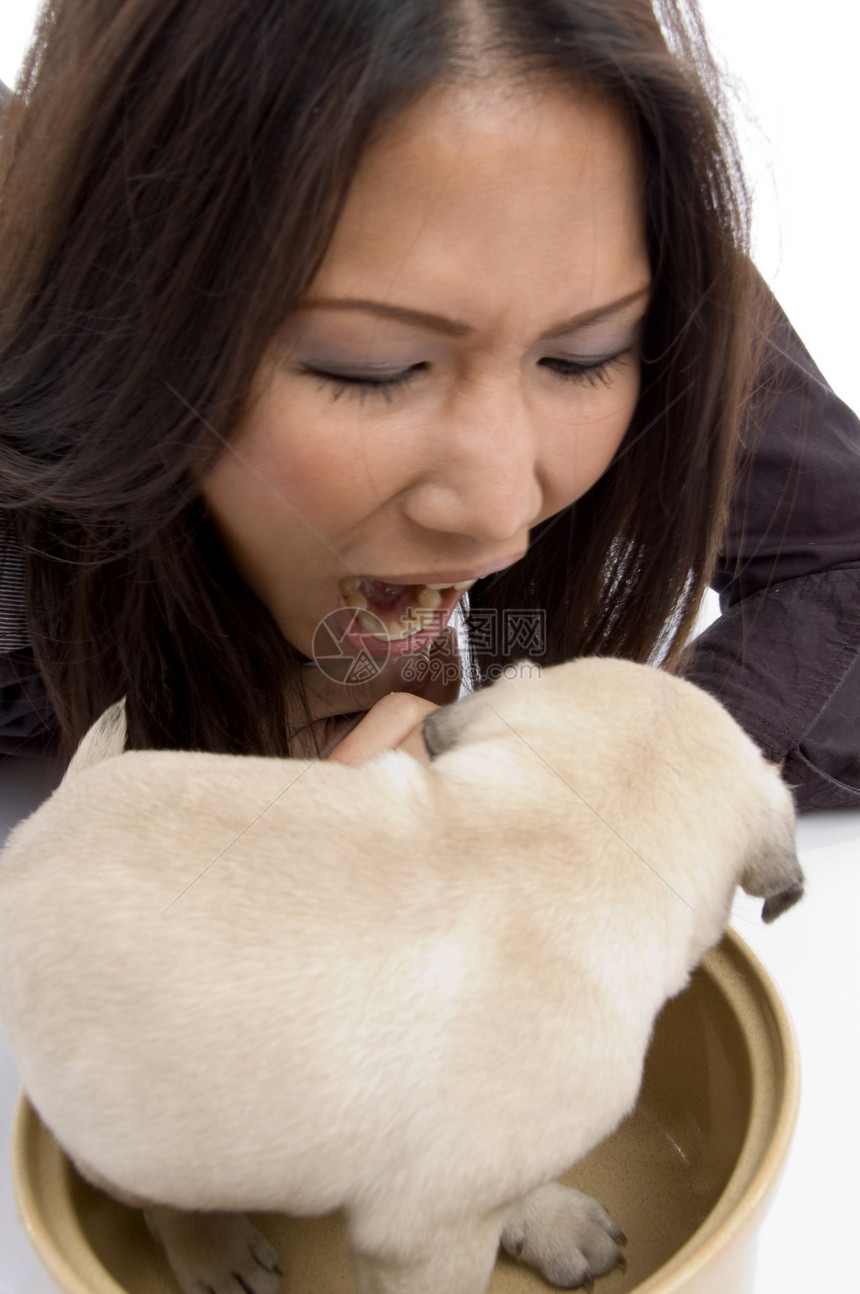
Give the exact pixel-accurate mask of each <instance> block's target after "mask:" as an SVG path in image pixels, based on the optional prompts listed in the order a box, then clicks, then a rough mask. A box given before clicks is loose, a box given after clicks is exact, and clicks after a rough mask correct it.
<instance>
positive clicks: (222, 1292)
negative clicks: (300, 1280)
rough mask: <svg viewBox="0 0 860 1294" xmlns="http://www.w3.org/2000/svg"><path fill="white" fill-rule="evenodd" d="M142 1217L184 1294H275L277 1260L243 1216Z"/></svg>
mask: <svg viewBox="0 0 860 1294" xmlns="http://www.w3.org/2000/svg"><path fill="white" fill-rule="evenodd" d="M143 1212H144V1217H145V1218H146V1221H147V1225H148V1226H149V1229H150V1231H151V1232H152V1234H153V1235H154V1236H155V1237H156V1239H158V1240H160V1241H161V1243H162V1245H163V1246H164V1250H165V1253H166V1254H167V1259H168V1262H169V1263H170V1266H171V1267H172V1268H173V1274H174V1275H175V1277H176V1279H177V1281H178V1282H179V1285H180V1287H181V1288H182V1290H183V1291H184V1294H243V1291H244V1294H277V1292H278V1290H279V1288H280V1280H279V1277H280V1275H281V1269H280V1267H279V1266H278V1255H277V1253H276V1252H275V1250H274V1249H273V1248H272V1246H271V1245H270V1244H269V1242H268V1240H266V1238H265V1237H264V1236H262V1235H261V1234H260V1232H259V1231H258V1230H257V1228H256V1227H254V1226H252V1225H251V1223H250V1222H249V1221H248V1219H247V1218H246V1217H245V1215H244V1214H243V1213H184V1212H180V1211H179V1210H177V1209H169V1208H167V1207H165V1206H164V1205H160V1204H159V1205H147V1207H146V1208H145V1209H144V1211H143Z"/></svg>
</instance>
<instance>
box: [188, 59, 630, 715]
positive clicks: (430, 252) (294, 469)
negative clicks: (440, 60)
mask: <svg viewBox="0 0 860 1294" xmlns="http://www.w3.org/2000/svg"><path fill="white" fill-rule="evenodd" d="M641 195H642V184H641V180H640V170H639V166H638V161H637V154H636V150H635V146H634V143H633V140H632V138H631V136H630V132H629V130H628V128H627V126H626V125H625V123H624V120H623V118H622V117H621V116H620V114H619V113H618V112H617V110H615V109H614V108H613V107H611V106H609V105H607V104H605V103H603V102H602V101H600V100H598V99H595V98H593V97H591V96H590V95H589V94H587V93H585V92H583V93H581V94H574V93H571V92H570V91H566V92H562V91H560V90H554V89H545V90H538V89H526V88H511V87H507V86H499V85H498V84H494V85H485V86H479V85H469V86H458V87H440V88H438V89H435V90H433V91H432V92H430V93H428V94H427V95H426V96H425V97H424V98H423V99H422V100H421V101H420V102H419V103H418V104H417V105H416V106H415V107H414V108H412V109H411V110H410V111H408V112H407V113H406V114H404V115H403V116H402V117H400V118H399V119H398V120H397V121H396V122H395V124H394V125H393V126H392V127H391V128H389V129H388V130H387V132H386V133H384V134H383V135H382V136H381V137H380V139H379V140H378V142H377V143H376V144H375V145H374V146H372V147H371V148H370V149H369V151H368V153H367V154H366V156H365V158H364V160H363V162H362V164H361V167H360V169H359V171H358V174H357V177H356V179H355V182H354V184H353V187H352V189H351V191H350V194H349V198H348V201H347V203H346V206H345V208H344V211H343V214H342V216H341V219H340V222H339V224H338V226H337V229H336V232H335V236H334V239H333V242H332V245H331V247H330V249H329V251H328V254H327V256H326V258H325V261H324V263H323V265H322V267H321V269H320V271H319V274H318V275H317V277H316V279H315V281H314V283H313V285H312V287H311V290H310V292H309V294H308V298H307V300H306V302H305V304H304V306H303V308H302V309H300V310H299V311H298V312H297V313H296V314H295V315H294V316H293V317H292V318H291V319H289V320H288V321H287V323H286V325H285V327H284V328H283V329H282V331H281V333H280V334H279V335H278V337H277V338H276V339H275V341H274V343H273V345H272V347H271V349H270V351H269V354H268V356H267V359H266V361H265V363H264V364H263V366H262V367H261V370H260V372H259V373H258V375H257V382H256V398H255V401H254V403H253V405H252V407H251V410H250V412H249V413H248V415H247V417H246V418H245V420H244V421H243V423H242V425H241V426H240V427H239V428H238V429H237V431H236V433H235V435H234V436H233V438H232V442H231V446H230V450H231V451H232V452H225V453H224V454H223V455H222V457H221V458H220V460H219V461H218V462H217V463H216V465H215V467H214V468H213V469H212V471H211V472H210V474H208V475H207V477H206V478H205V480H204V482H203V487H202V493H203V495H204V498H205V500H206V503H207V505H208V508H209V512H210V515H211V516H212V518H213V520H214V523H215V525H216V527H217V529H218V531H219V534H220V536H221V538H222V540H223V542H224V545H225V547H226V549H227V551H228V553H229V554H230V557H231V559H232V561H233V562H234V564H235V566H236V567H237V569H238V570H239V572H240V574H241V575H242V576H243V578H244V579H245V580H246V582H247V583H248V584H249V585H250V586H251V588H252V589H253V590H254V591H255V592H256V594H257V595H258V596H259V597H260V598H261V599H262V601H263V602H264V603H265V604H266V606H267V607H268V608H269V610H270V611H271V613H272V615H273V616H274V618H275V620H276V621H277V623H278V625H279V626H280V628H281V630H282V631H283V633H284V635H285V637H286V638H287V639H288V640H289V641H290V642H291V643H292V644H293V645H294V646H295V647H297V648H298V649H299V651H301V652H302V653H304V654H305V655H306V656H308V657H311V656H313V654H314V650H315V648H314V635H315V631H316V630H317V627H318V626H319V625H320V623H321V622H322V621H323V620H324V618H325V617H326V616H327V615H328V614H329V613H331V612H332V611H334V610H335V609H336V608H338V607H343V606H344V604H345V603H349V602H352V603H353V604H356V605H357V606H358V607H360V606H361V600H362V598H364V600H365V602H366V603H367V607H368V610H369V611H371V612H373V613H375V616H376V617H378V619H374V618H371V619H370V620H365V624H366V625H368V626H369V627H370V628H371V629H374V630H376V633H377V636H376V637H372V638H370V637H368V638H367V639H366V640H365V641H366V643H367V644H369V646H370V652H371V655H374V656H376V657H377V658H379V659H378V664H379V669H380V673H379V678H378V680H377V690H378V694H379V695H382V694H383V693H384V692H385V691H387V690H391V689H392V688H396V687H397V686H398V668H400V667H402V664H403V661H404V659H408V657H409V655H410V654H414V653H415V652H416V651H417V650H418V649H419V648H421V647H426V646H427V644H428V642H429V641H431V640H432V639H433V637H434V636H436V635H438V633H439V632H440V630H441V628H442V627H443V625H444V623H445V621H446V620H447V618H448V617H449V615H450V613H451V610H452V608H453V606H454V604H455V603H456V601H457V600H458V598H459V597H461V596H462V592H461V591H460V590H453V591H450V589H448V590H446V589H441V590H436V591H432V590H428V589H427V588H426V586H427V585H428V584H441V585H446V586H451V585H453V584H455V583H460V582H463V581H468V580H473V579H475V578H480V577H481V576H483V575H485V574H487V573H489V572H493V571H497V570H499V569H501V568H504V567H506V566H509V565H510V564H511V563H512V562H515V561H516V560H517V559H518V558H520V557H521V556H522V555H523V554H524V553H525V551H526V548H527V546H528V542H529V532H530V531H531V529H532V528H533V527H534V526H536V525H537V524H538V523H539V522H541V521H544V520H545V519H546V518H548V517H551V516H552V515H553V514H554V513H557V512H558V511H560V510H561V509H563V508H565V507H567V506H568V505H569V504H570V503H572V502H573V501H574V500H575V499H577V498H579V497H580V495H582V494H583V493H584V492H585V491H586V490H588V489H589V488H590V487H591V486H592V485H593V484H594V482H595V481H596V480H597V478H598V477H599V476H600V475H601V474H602V473H603V472H604V471H605V469H606V468H607V466H608V465H609V463H610V461H611V459H612V457H613V455H614V453H615V451H616V450H617V448H618V446H619V444H620V442H621V440H622V438H623V436H624V433H625V430H626V428H627V426H628V424H629V422H630V419H631V415H632V413H633V410H634V406H635V403H636V399H637V395H638V391H639V352H638V333H639V325H640V321H641V319H642V315H643V313H644V310H645V306H646V303H647V298H648V289H649V282H650V272H649V263H648V256H647V250H646V245H645V236H644V213H643V209H642V196H641ZM547 557H548V560H549V558H550V549H549V548H548V549H547ZM370 580H373V581H377V582H380V583H370V582H369V581H370ZM359 581H361V582H359ZM381 585H389V586H392V587H390V588H389V589H388V590H387V591H385V590H383V588H382V587H381ZM395 586H403V590H404V591H403V592H400V593H398V589H397V587H395ZM434 593H435V594H436V595H438V598H439V604H438V606H437V605H435V603H436V601H437V598H436V596H434ZM422 603H423V604H425V611H424V617H425V619H424V621H422V620H421V613H417V615H416V616H415V617H413V618H412V619H411V620H410V619H409V617H408V609H409V608H410V607H417V606H419V605H421V604H422ZM380 621H381V622H382V623H381V624H380ZM422 624H423V625H424V632H416V625H422ZM404 625H405V636H403V635H404V627H403V626H404ZM353 628H354V632H359V631H360V626H355V625H354V626H353ZM380 630H381V633H380ZM386 639H388V641H385V640H386ZM383 657H385V658H387V664H386V665H384V667H383V662H382V658H383ZM399 686H400V687H402V686H403V683H402V682H400V683H399Z"/></svg>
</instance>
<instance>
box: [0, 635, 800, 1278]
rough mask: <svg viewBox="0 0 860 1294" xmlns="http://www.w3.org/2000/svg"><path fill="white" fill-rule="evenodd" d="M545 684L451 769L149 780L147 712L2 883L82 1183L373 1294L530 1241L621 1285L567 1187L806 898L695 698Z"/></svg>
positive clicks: (69, 794) (790, 849)
mask: <svg viewBox="0 0 860 1294" xmlns="http://www.w3.org/2000/svg"><path fill="white" fill-rule="evenodd" d="M511 672H512V673H513V674H514V675H520V674H521V675H522V677H519V676H515V677H506V678H503V679H501V680H500V681H499V682H497V683H495V684H493V685H492V686H491V687H489V688H487V689H485V690H483V691H481V692H479V693H476V694H475V695H474V696H472V697H469V698H467V699H466V700H464V701H461V702H460V703H458V704H457V705H454V706H450V707H447V708H446V709H444V710H440V711H437V712H436V713H435V714H433V715H432V716H431V717H430V718H429V719H428V720H427V722H426V723H425V727H424V736H425V742H426V745H427V748H428V750H429V752H430V754H431V756H432V759H431V762H430V763H429V765H427V766H424V765H422V764H420V763H419V762H418V761H416V760H414V759H412V758H411V757H410V756H408V755H406V754H405V753H402V752H388V753H386V754H383V755H380V756H378V757H377V758H375V759H374V760H372V761H371V762H369V763H367V764H365V765H363V766H361V767H358V768H355V767H349V766H346V765H341V764H337V763H325V762H319V761H316V762H314V761H306V760H276V759H263V758H252V757H247V758H243V757H233V756H224V755H208V754H194V753H183V752H163V751H140V752H128V753H121V752H122V750H123V745H124V737H125V726H124V712H123V707H122V704H120V705H119V706H115V707H113V708H112V709H111V710H109V711H108V712H107V713H106V714H105V715H104V716H103V717H102V719H101V720H99V722H98V723H97V724H96V725H95V726H94V728H93V729H91V731H90V733H89V734H88V735H87V737H86V738H85V739H84V742H83V743H82V746H81V748H80V749H79V751H78V753H77V755H76V756H75V759H74V761H73V763H72V765H71V766H70V768H69V771H68V774H67V775H66V778H65V779H64V781H63V783H62V785H61V786H60V787H59V788H58V789H57V791H56V792H55V793H54V794H53V795H52V796H51V798H50V799H49V800H48V801H47V802H46V803H45V804H44V805H43V806H42V807H41V808H40V809H39V810H38V811H37V812H36V813H35V814H34V815H33V816H32V817H30V818H29V819H27V820H26V821H25V822H23V823H21V824H20V825H19V826H18V827H17V828H16V829H15V830H14V831H13V833H12V835H11V836H10V838H9V841H8V843H7V845H6V848H5V851H4V853H3V855H2V859H0V1011H2V1019H3V1024H4V1027H5V1029H6V1032H7V1037H8V1040H9V1044H10V1046H11V1048H12V1051H13V1054H14V1055H15V1057H16V1060H17V1063H18V1065H19V1067H20V1072H21V1075H22V1079H23V1082H24V1085H25V1088H26V1090H27V1092H28V1094H29V1096H30V1099H31V1100H32V1102H33V1104H34V1106H35V1107H36V1109H37V1110H38V1111H39V1113H40V1115H41V1116H42V1118H43V1119H44V1120H45V1122H46V1123H47V1124H48V1126H49V1127H50V1128H51V1129H52V1130H53V1131H54V1133H55V1135H56V1136H57V1138H58V1139H59V1141H60V1142H61V1144H62V1145H63V1146H64V1147H65V1148H66V1150H67V1151H68V1152H69V1154H70V1155H71V1156H72V1157H73V1158H74V1159H75V1161H76V1162H77V1163H78V1164H79V1165H80V1166H81V1168H82V1171H84V1172H85V1173H87V1175H89V1176H90V1177H91V1178H92V1179H93V1180H95V1181H97V1182H100V1183H102V1184H104V1185H106V1186H108V1187H109V1188H110V1189H112V1190H113V1191H115V1192H117V1193H119V1194H120V1195H123V1196H130V1197H132V1198H134V1199H136V1200H140V1201H143V1202H146V1201H151V1202H156V1203H158V1204H160V1205H169V1206H172V1208H175V1209H180V1210H229V1211H233V1210H253V1211H256V1210H261V1211H267V1210H273V1211H282V1212H286V1213H292V1214H320V1213H325V1212H329V1211H332V1210H335V1209H343V1210H345V1212H346V1215H347V1218H348V1224H349V1233H350V1237H351V1243H352V1246H353V1252H354V1258H355V1264H356V1275H357V1282H358V1288H359V1289H360V1290H362V1291H367V1292H371V1291H372V1292H373V1294H395V1291H396V1292H397V1294H419V1292H427V1294H429V1291H431V1290H432V1291H434V1294H440V1292H441V1291H445V1294H480V1292H481V1291H482V1290H484V1288H485V1287H486V1284H487V1282H488V1280H489V1276H490V1273H491V1270H492V1265H493V1261H494V1259H495V1255H496V1252H497V1249H498V1245H499V1242H500V1239H501V1240H502V1242H503V1243H504V1244H505V1246H506V1248H508V1249H510V1250H511V1252H514V1253H516V1254H518V1255H519V1256H521V1257H522V1258H524V1259H525V1260H527V1261H531V1262H534V1263H536V1264H537V1265H539V1266H540V1267H541V1268H542V1269H543V1270H544V1272H545V1274H547V1275H548V1276H549V1278H550V1279H554V1280H558V1281H562V1280H567V1281H568V1283H578V1281H579V1280H588V1279H589V1273H590V1272H596V1271H602V1270H606V1269H608V1268H609V1267H611V1266H612V1265H613V1263H614V1262H616V1261H617V1259H618V1250H617V1248H616V1242H617V1241H618V1240H619V1239H620V1233H618V1232H617V1229H616V1228H615V1227H614V1225H613V1224H612V1223H611V1222H610V1220H609V1219H608V1218H607V1217H606V1215H605V1214H602V1212H601V1211H600V1210H599V1209H598V1208H597V1206H596V1205H593V1203H592V1202H589V1201H587V1200H586V1199H585V1197H582V1196H577V1195H576V1193H575V1192H564V1189H563V1188H553V1187H546V1185H545V1184H547V1183H550V1182H551V1181H552V1179H553V1178H554V1177H556V1176H558V1175H559V1174H561V1173H562V1172H564V1171H566V1170H567V1169H568V1168H569V1167H570V1166H571V1165H572V1164H573V1163H575V1162H576V1161H577V1160H578V1159H579V1158H581V1157H582V1156H583V1155H584V1154H585V1153H586V1152H587V1151H589V1150H590V1149H591V1148H592V1147H593V1146H595V1145H596V1144H597V1143H598V1142H599V1141H600V1140H602V1139H603V1138H604V1137H606V1136H607V1135H608V1134H609V1133H610V1132H612V1131H613V1129H614V1128H615V1127H616V1126H617V1124H618V1123H619V1122H620V1121H621V1119H623V1118H624V1116H625V1115H626V1114H627V1113H628V1112H629V1111H630V1110H631V1108H632V1106H633V1104H634V1103H635V1100H636V1096H637V1093H638V1089H639V1084H640V1080H641V1075H642V1066H643V1060H644V1056H645V1052H646V1049H647V1046H648V1041H649V1038H650V1034H651V1029H652V1025H653V1022H654V1019H655V1017H656V1015H657V1013H658V1011H659V1010H660V1008H661V1006H662V1005H663V1003H664V1002H665V1001H666V999H667V998H669V997H671V996H672V995H674V994H676V993H678V991H679V990H680V989H682V988H683V987H684V985H685V984H686V983H687V980H688V978H689V974H690V972H691V970H692V969H693V967H694V966H695V965H696V964H697V963H698V962H699V960H700V959H701V957H702V955H703V954H704V953H705V951H706V950H707V949H708V948H709V947H710V946H711V945H713V944H714V943H716V942H717V941H718V940H719V938H720V936H721V934H722V932H723V930H724V927H725V925H726V922H727V920H728V915H729V910H730V905H731V902H732V898H733V894H734V891H735V887H736V886H737V885H738V884H741V885H742V886H743V887H744V889H745V890H747V892H749V893H751V894H755V895H760V896H762V897H764V898H765V900H766V902H765V905H764V916H765V919H772V917H773V916H775V915H778V913H779V912H780V911H781V910H783V909H784V907H786V906H788V905H789V904H790V903H792V902H794V901H795V900H796V899H797V898H798V897H799V896H800V894H801V893H802V886H803V877H802V873H801V870H800V867H799V864H798V861H797V857H796V853H795V846H794V814H793V808H792V802H791V796H790V794H789V791H788V790H787V788H786V787H785V786H784V784H783V783H782V781H781V779H780V777H779V774H778V772H777V770H776V768H775V767H773V766H772V765H769V764H768V763H766V761H765V760H764V758H763V757H762V756H761V754H760V753H759V751H758V750H757V748H756V747H755V745H754V744H753V743H752V741H750V740H749V738H747V737H746V736H745V735H744V734H743V733H742V731H741V730H740V728H739V727H738V726H737V725H736V724H735V722H734V721H733V720H732V719H731V718H730V717H729V715H728V714H727V713H726V711H725V710H724V709H723V708H722V707H721V706H720V705H719V704H718V703H717V702H716V701H715V700H713V699H712V698H710V697H709V696H706V695H705V694H704V693H703V692H701V691H700V690H699V689H698V688H695V687H693V686H692V685H691V684H689V683H686V682H684V681H682V680H680V679H678V678H675V677H672V676H670V675H668V674H666V673H664V672H662V671H659V670H657V669H652V668H650V667H646V666H639V665H634V664H630V663H628V662H624V661H618V660H603V659H596V658H587V659H581V660H578V661H574V662H571V663H568V664H564V665H559V666H556V667H553V668H550V669H545V670H543V671H542V672H541V673H539V674H536V673H535V672H534V666H533V665H531V664H529V663H528V662H524V663H522V664H521V665H520V666H518V667H515V668H514V670H513V671H511ZM558 1191H562V1193H563V1194H562V1195H561V1196H559V1195H558V1193H557V1192H558ZM559 1210H560V1211H561V1214H562V1215H564V1216H563V1217H562V1221H561V1222H560V1223H557V1222H556V1221H555V1219H556V1214H557V1213H558V1211H559ZM153 1217H154V1218H155V1219H156V1221H155V1222H154V1225H155V1226H156V1229H157V1230H159V1232H160V1234H161V1235H162V1237H163V1238H164V1239H165V1243H166V1244H167V1246H168V1250H169V1252H170V1253H171V1257H172V1259H173V1260H174V1264H175V1266H176V1269H177V1273H178V1275H179V1278H180V1280H181V1281H182V1282H183V1283H185V1286H186V1288H188V1289H190V1288H193V1284H194V1280H195V1279H196V1278H197V1277H196V1275H195V1272H194V1271H193V1270H192V1268H193V1266H194V1262H193V1261H192V1260H191V1259H187V1262H186V1261H185V1259H184V1258H183V1245H184V1241H183V1240H182V1238H181V1233H182V1225H181V1222H177V1221H176V1219H175V1217H173V1215H170V1214H169V1212H167V1211H163V1212H162V1213H161V1214H159V1213H158V1211H157V1210H156V1211H155V1212H154V1214H153ZM159 1217H160V1219H161V1221H160V1222H159V1221H158V1218H159ZM165 1219H166V1220H165ZM198 1222H200V1219H198ZM174 1223H175V1224H176V1225H174ZM177 1227H178V1231H177ZM174 1233H176V1234H179V1236H180V1238H179V1239H178V1240H177V1239H176V1234H174ZM254 1234H256V1233H254ZM255 1243H256V1242H255V1241H254V1239H253V1237H251V1238H250V1239H248V1240H247V1247H248V1249H249V1250H251V1251H253V1250H254V1245H255ZM191 1248H192V1249H193V1245H192V1246H191ZM185 1249H186V1250H187V1249H188V1246H187V1245H186V1246H185ZM185 1257H186V1258H187V1253H186V1256H185ZM285 1257H287V1259H288V1256H285ZM200 1261H201V1262H202V1261H203V1260H200ZM225 1261H226V1262H227V1266H228V1268H229V1264H230V1261H232V1259H227V1260H225ZM183 1262H185V1266H184V1267H183ZM255 1262H256V1264H257V1267H258V1268H259V1269H260V1270H264V1271H265V1275H264V1276H263V1277H262V1284H260V1285H254V1279H256V1278H254V1279H252V1277H250V1276H249V1277H248V1278H247V1280H246V1284H250V1285H251V1286H252V1287H253V1288H260V1289H268V1288H270V1287H271V1286H269V1285H267V1284H266V1282H267V1281H271V1282H272V1283H276V1280H277V1273H276V1272H275V1271H274V1267H275V1260H274V1256H273V1254H271V1253H270V1252H269V1251H268V1250H265V1251H261V1250H260V1248H259V1246H258V1249H257V1254H256V1258H255ZM215 1265H216V1266H217V1262H216V1263H215ZM207 1270H208V1269H207ZM259 1274H260V1273H259V1271H258V1273H257V1275H258V1276H259ZM203 1279H204V1281H205V1282H207V1283H212V1282H214V1279H215V1278H214V1276H213V1277H211V1278H210V1277H209V1276H208V1275H206V1276H204V1277H203Z"/></svg>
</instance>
